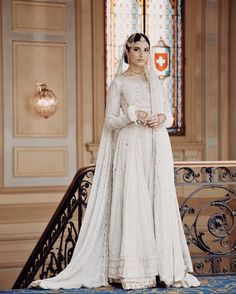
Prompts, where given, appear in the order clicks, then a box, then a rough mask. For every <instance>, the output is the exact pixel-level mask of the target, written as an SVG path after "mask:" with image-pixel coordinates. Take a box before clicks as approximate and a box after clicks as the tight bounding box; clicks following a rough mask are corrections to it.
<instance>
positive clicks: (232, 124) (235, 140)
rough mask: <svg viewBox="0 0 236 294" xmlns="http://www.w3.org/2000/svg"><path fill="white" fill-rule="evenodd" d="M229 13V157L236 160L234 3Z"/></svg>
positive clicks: (233, 2)
mask: <svg viewBox="0 0 236 294" xmlns="http://www.w3.org/2000/svg"><path fill="white" fill-rule="evenodd" d="M229 11H230V14H229V25H230V26H229V32H230V34H229V36H230V42H229V52H230V54H229V60H230V66H229V75H230V76H229V84H230V85H229V93H230V102H229V152H230V155H229V156H230V158H236V115H235V110H236V58H235V52H236V34H235V29H234V28H235V27H236V1H234V0H231V1H230V6H229Z"/></svg>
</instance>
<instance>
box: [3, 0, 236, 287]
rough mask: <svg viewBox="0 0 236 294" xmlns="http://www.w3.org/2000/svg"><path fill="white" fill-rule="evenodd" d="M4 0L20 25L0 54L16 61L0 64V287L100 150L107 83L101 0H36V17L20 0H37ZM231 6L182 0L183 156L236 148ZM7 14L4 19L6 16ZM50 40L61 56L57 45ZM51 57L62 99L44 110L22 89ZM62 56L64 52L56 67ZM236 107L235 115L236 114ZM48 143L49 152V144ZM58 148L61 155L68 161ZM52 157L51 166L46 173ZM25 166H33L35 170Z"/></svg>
mask: <svg viewBox="0 0 236 294" xmlns="http://www.w3.org/2000/svg"><path fill="white" fill-rule="evenodd" d="M7 2H8V3H9V4H8V6H7V7H6V3H7ZM11 2H13V4H14V5H16V8H17V9H16V10H15V12H14V13H13V14H12V13H11V10H9V9H11ZM233 2H234V1H232V0H231V2H230V4H231V12H230V17H231V18H232V22H233V21H235V20H234V18H233V16H234V15H235V13H234V14H233V12H232V11H233V10H234V12H235V3H234V4H233ZM1 3H2V4H3V6H2V5H1V8H0V9H4V11H2V10H1V13H0V17H2V15H3V12H4V13H6V11H7V12H8V13H11V15H12V17H13V20H14V21H13V27H11V25H10V26H8V30H7V29H6V27H3V28H2V30H1V31H0V33H1V34H2V31H3V34H4V35H3V37H2V40H3V43H2V47H1V48H0V50H1V51H0V57H1V59H0V62H1V63H2V61H3V59H5V58H7V60H8V61H9V62H10V63H6V60H5V62H4V65H3V66H2V65H1V64H0V69H1V71H0V93H3V88H4V93H3V95H0V118H1V119H0V144H1V152H2V153H1V156H0V171H1V172H0V289H3V288H8V287H11V286H12V284H13V282H14V280H15V279H16V277H17V274H18V273H19V271H20V269H21V267H22V266H23V265H24V263H25V261H26V258H27V256H28V255H29V254H30V252H31V250H32V248H33V246H34V245H35V243H36V241H37V239H38V238H39V236H40V235H41V233H42V231H43V229H44V228H45V226H46V224H47V222H48V220H49V219H50V216H51V215H52V213H53V211H54V210H55V207H56V206H57V204H58V202H59V201H60V199H61V197H62V196H63V193H64V191H65V189H66V187H67V185H68V183H69V182H70V180H71V179H72V176H73V174H74V172H75V170H76V169H77V168H78V167H81V166H83V165H86V164H88V163H91V162H92V161H94V158H95V157H96V152H97V149H98V145H99V137H100V134H101V128H102V121H103V115H104V107H105V105H104V101H105V98H104V97H105V94H104V85H105V83H104V10H103V7H104V6H103V0H80V1H75V2H74V1H73V0H65V1H64V0H63V1H62V0H50V1H46V2H44V1H42V2H40V3H43V4H42V5H41V4H40V7H37V9H38V10H37V9H36V11H38V17H36V16H35V18H33V19H29V18H27V14H25V13H26V12H27V10H26V9H25V7H24V9H21V8H22V6H20V5H22V4H25V3H28V4H30V3H33V5H35V4H37V3H36V1H30V0H28V1H26V2H25V1H10V0H6V1H1ZM51 3H52V4H53V5H52V7H50V5H51ZM64 3H65V7H66V9H65V10H64V8H65V7H64V6H63V5H64ZM14 5H13V7H14ZM63 7H64V8H63ZM5 9H6V11H5ZM27 9H28V11H29V9H31V8H30V7H28V8H27ZM42 9H43V11H44V12H45V13H46V15H48V16H50V17H49V18H50V21H49V22H48V23H47V25H46V26H45V27H44V24H41V23H40V21H41V18H40V17H39V16H40V15H41V12H42ZM50 9H51V10H50ZM52 9H54V10H52ZM52 11H54V13H52ZM55 11H56V13H55ZM65 11H67V13H68V11H70V13H71V14H67V13H66V12H65ZM228 11H229V8H228V1H227V0H208V1H207V0H187V1H185V61H186V62H185V108H186V136H182V137H172V138H171V141H172V143H173V144H172V145H173V150H174V157H175V159H176V160H205V159H206V160H216V159H233V158H234V157H235V156H236V154H235V151H234V149H233V148H232V147H230V148H231V149H230V157H229V156H228V149H229V146H230V145H232V144H231V142H233V141H232V140H234V139H232V138H231V139H230V140H229V139H228V117H229V116H230V115H229V113H231V114H232V113H233V107H235V106H236V105H235V102H234V101H233V99H232V97H233V96H234V94H235V92H236V90H235V89H234V88H233V87H235V83H234V82H233V81H235V79H236V76H235V70H234V67H233V66H231V65H230V67H229V72H230V77H231V80H230V81H231V86H230V87H231V88H230V93H231V96H230V97H231V100H230V102H229V101H228V100H229V97H228V66H229V65H228V53H227V52H228V47H229V46H230V49H231V55H232V54H233V53H232V52H234V51H235V50H234V51H233V48H234V47H233V46H235V37H234V36H233V31H231V34H230V39H228V29H229V25H228V17H227V15H228ZM47 13H48V14H47ZM63 13H64V14H63ZM52 15H53V17H52ZM73 16H75V21H74V22H73ZM3 24H4V25H6V24H7V20H6V18H4V17H3ZM232 25H233V23H231V26H232ZM65 27H66V29H65ZM49 28H51V31H49ZM55 30H59V31H57V32H55ZM231 40H232V43H231ZM12 42H13V46H12V47H11V44H12ZM42 43H43V45H44V46H43V47H42V46H41V45H42ZM45 43H46V44H45ZM52 48H53V49H54V48H55V51H54V50H53V52H56V53H55V56H54V54H53V55H52V54H51V52H52V51H51V49H52ZM3 49H4V50H5V51H4V50H3ZM6 49H8V51H6ZM11 50H12V52H13V53H14V54H11ZM73 50H75V51H73ZM34 56H37V62H36V60H35V59H34ZM52 58H54V63H53V64H52V66H51V67H50V68H54V69H55V70H52V71H47V72H46V76H45V79H46V80H45V82H46V83H48V87H49V88H51V89H52V90H54V92H56V94H57V95H58V96H59V98H60V99H61V104H60V108H59V110H58V112H57V113H56V115H55V116H54V117H52V118H50V119H48V120H44V119H39V117H37V116H36V115H35V114H34V113H33V112H31V110H29V109H27V108H26V107H25V106H26V105H25V102H24V99H25V98H27V97H30V95H31V93H33V92H34V85H35V82H36V81H38V79H42V77H44V76H43V75H44V73H45V72H44V68H45V67H43V66H39V65H38V64H37V63H38V62H40V64H41V65H42V63H44V62H45V61H47V62H53V60H52ZM59 59H60V60H62V61H63V62H60V66H59V67H58V66H57V63H58V60H59ZM26 60H27V62H26ZM11 63H12V64H13V69H14V70H13V71H12V72H11V67H10V66H9V64H11ZM8 67H9V68H10V69H9V68H8ZM2 69H3V70H2ZM21 69H22V70H21ZM30 70H31V71H32V72H33V74H31V75H29V74H28V72H29V71H30ZM233 70H234V71H233ZM3 74H4V75H3ZM6 75H7V78H6ZM3 86H4V87H3ZM27 95H28V96H27ZM26 96H27V97H26ZM234 100H235V99H234ZM66 110H68V112H67V113H68V114H67V115H66ZM228 112H229V113H228ZM231 117H232V121H230V124H231V125H232V123H233V119H234V117H233V115H231ZM234 125H236V124H234ZM230 130H231V133H230V134H231V135H232V134H235V129H233V127H231V129H230ZM71 146H72V147H71ZM71 148H72V149H71ZM45 149H46V151H48V152H45V153H43V154H42V150H45ZM13 151H15V152H13ZM49 151H50V152H52V153H53V156H51V155H50V154H52V153H50V152H49ZM39 152H41V153H40V154H39ZM58 155H59V157H58ZM39 156H45V157H44V164H42V165H40V168H41V170H38V169H35V165H36V164H38V162H37V158H38V157H39ZM47 156H49V157H47ZM55 158H60V159H61V164H58V162H57V160H56V159H55ZM48 159H50V165H48V166H47V164H48V163H49V161H48ZM16 163H17V164H16ZM18 163H19V165H18ZM33 163H34V164H33ZM14 164H15V165H14ZM14 166H15V168H14ZM63 166H64V167H65V168H62V167H63ZM49 167H50V168H51V169H52V170H53V172H54V174H53V175H52V174H51V175H50V174H48V173H47V171H48V168H49ZM14 171H15V173H14ZM25 172H32V174H31V175H33V176H31V177H29V176H28V174H27V173H26V174H25ZM62 172H63V173H62ZM42 174H44V177H42Z"/></svg>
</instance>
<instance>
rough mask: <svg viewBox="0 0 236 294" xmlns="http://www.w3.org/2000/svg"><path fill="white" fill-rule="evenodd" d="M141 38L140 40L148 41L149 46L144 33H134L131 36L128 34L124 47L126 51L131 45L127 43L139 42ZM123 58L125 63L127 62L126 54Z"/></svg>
mask: <svg viewBox="0 0 236 294" xmlns="http://www.w3.org/2000/svg"><path fill="white" fill-rule="evenodd" d="M141 39H142V40H143V39H145V41H146V42H147V43H148V45H149V47H150V41H149V39H148V37H147V36H146V35H144V34H143V33H135V34H132V35H131V36H129V38H128V40H127V42H126V44H125V48H126V49H127V50H128V52H129V51H130V48H131V46H129V45H130V44H132V43H136V42H139V41H140V40H141ZM124 59H125V63H128V57H127V55H126V54H125V56H124Z"/></svg>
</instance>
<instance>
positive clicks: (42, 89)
mask: <svg viewBox="0 0 236 294" xmlns="http://www.w3.org/2000/svg"><path fill="white" fill-rule="evenodd" d="M36 89H37V91H38V93H37V94H36V95H35V96H34V97H33V99H32V106H33V108H34V110H35V111H36V113H37V114H38V115H40V116H42V117H44V118H48V117H50V116H52V115H53V114H54V113H55V112H56V111H57V106H58V99H57V97H56V96H55V94H54V93H53V92H52V91H51V90H49V89H47V85H46V84H43V83H37V84H36Z"/></svg>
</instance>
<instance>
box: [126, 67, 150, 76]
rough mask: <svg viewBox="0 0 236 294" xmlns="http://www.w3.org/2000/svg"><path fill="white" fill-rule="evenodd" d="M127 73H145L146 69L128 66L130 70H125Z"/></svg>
mask: <svg viewBox="0 0 236 294" xmlns="http://www.w3.org/2000/svg"><path fill="white" fill-rule="evenodd" d="M125 74H126V75H130V76H132V75H144V74H145V72H144V69H143V68H140V69H139V68H131V69H130V68H128V70H127V71H126V72H125Z"/></svg>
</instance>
